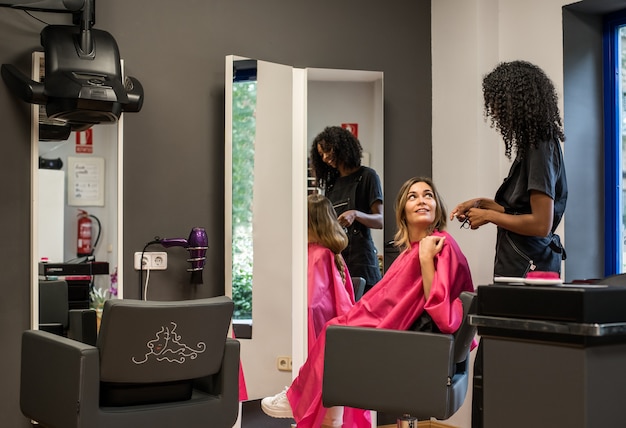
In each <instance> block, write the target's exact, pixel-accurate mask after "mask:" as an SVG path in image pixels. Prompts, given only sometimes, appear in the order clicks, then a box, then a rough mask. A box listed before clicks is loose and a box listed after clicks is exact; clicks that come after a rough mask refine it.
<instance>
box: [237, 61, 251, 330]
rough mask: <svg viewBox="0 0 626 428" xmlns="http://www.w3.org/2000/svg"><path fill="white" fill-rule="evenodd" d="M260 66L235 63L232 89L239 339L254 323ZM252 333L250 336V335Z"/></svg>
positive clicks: (247, 62)
mask: <svg viewBox="0 0 626 428" xmlns="http://www.w3.org/2000/svg"><path fill="white" fill-rule="evenodd" d="M256 97H257V63H256V61H255V60H243V59H242V60H238V61H235V62H234V63H233V86H232V116H233V119H232V164H233V174H232V203H231V206H232V284H233V287H232V299H233V301H234V303H235V310H234V312H233V319H234V320H235V321H237V322H236V323H235V328H236V329H237V330H239V331H236V333H237V335H238V337H251V335H252V332H251V329H250V331H241V330H244V329H246V326H250V325H251V323H252V281H253V278H252V271H253V261H254V251H253V248H254V246H253V241H252V198H253V185H254V150H255V149H254V141H255V137H256ZM248 333H249V334H248Z"/></svg>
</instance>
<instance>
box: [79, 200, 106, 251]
mask: <svg viewBox="0 0 626 428" xmlns="http://www.w3.org/2000/svg"><path fill="white" fill-rule="evenodd" d="M91 219H94V220H95V221H96V222H97V224H98V234H97V237H96V240H95V242H94V243H93V245H92V236H93V222H92V220H91ZM77 232H78V233H77V240H76V255H77V256H78V257H85V256H91V255H93V252H94V249H95V247H96V245H97V244H98V241H99V240H100V220H98V217H96V216H94V215H91V214H89V213H88V212H87V211H85V210H78V231H77Z"/></svg>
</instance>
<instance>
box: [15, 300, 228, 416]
mask: <svg viewBox="0 0 626 428" xmlns="http://www.w3.org/2000/svg"><path fill="white" fill-rule="evenodd" d="M232 313H233V302H232V301H231V300H230V299H229V298H228V297H224V296H221V297H213V298H207V299H198V300H187V301H179V302H154V301H139V300H117V299H115V300H108V301H107V302H106V303H105V305H104V309H103V313H102V323H101V326H100V332H99V334H98V337H97V344H96V346H91V345H88V344H85V343H82V342H79V341H75V340H72V339H70V338H67V337H62V336H58V335H54V334H51V333H49V332H45V331H40V330H27V331H25V332H24V333H23V335H22V355H21V385H20V386H21V389H20V407H21V410H22V413H23V414H24V416H26V417H27V418H29V419H31V420H33V421H35V422H37V423H38V424H39V426H40V427H42V428H113V427H115V428H136V427H150V428H171V427H185V428H200V427H202V428H206V427H207V426H210V427H212V428H222V427H223V428H226V427H228V428H230V427H232V426H233V424H234V423H235V421H236V419H237V414H238V410H239V397H238V395H239V394H238V393H239V378H238V374H239V342H238V341H236V340H234V339H230V338H228V336H227V333H228V328H229V325H230V321H231V317H232Z"/></svg>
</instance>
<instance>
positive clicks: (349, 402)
mask: <svg viewBox="0 0 626 428" xmlns="http://www.w3.org/2000/svg"><path fill="white" fill-rule="evenodd" d="M453 352H454V338H453V336H452V335H449V334H436V333H425V332H414V331H398V330H386V329H375V328H362V327H348V326H329V327H328V329H327V332H326V349H325V357H324V381H323V390H322V400H323V403H324V406H325V407H331V406H341V405H343V406H349V407H356V408H361V409H370V410H378V411H383V412H388V413H391V414H398V415H400V414H403V413H410V414H412V415H414V416H418V415H421V414H422V413H421V411H424V410H425V409H427V408H428V409H429V410H428V411H429V412H430V411H431V410H432V408H433V406H434V407H435V408H439V407H441V406H444V405H445V402H446V401H447V400H446V399H445V398H446V397H447V394H448V392H449V391H448V390H449V383H450V378H451V377H452V376H453V374H454V370H455V364H454V363H453V358H452V356H453ZM421 391H424V393H422V392H421ZM416 397H419V398H416ZM418 417H419V416H418Z"/></svg>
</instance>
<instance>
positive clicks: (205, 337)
mask: <svg viewBox="0 0 626 428" xmlns="http://www.w3.org/2000/svg"><path fill="white" fill-rule="evenodd" d="M232 313H233V302H232V300H231V299H229V298H228V297H225V296H221V297H213V298H207V299H198V300H185V301H178V302H152V301H141V300H127V299H121V300H117V299H115V300H108V301H107V302H106V303H105V305H104V309H103V312H102V323H101V326H100V333H99V335H98V341H97V347H98V349H99V351H100V380H101V381H103V382H124V383H144V382H145V383H147V382H169V381H176V380H182V379H194V378H198V377H202V376H208V375H210V374H214V373H217V372H218V371H219V369H220V366H221V361H222V356H223V353H224V346H225V342H226V338H227V334H228V328H229V326H230V321H231V317H232Z"/></svg>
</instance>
